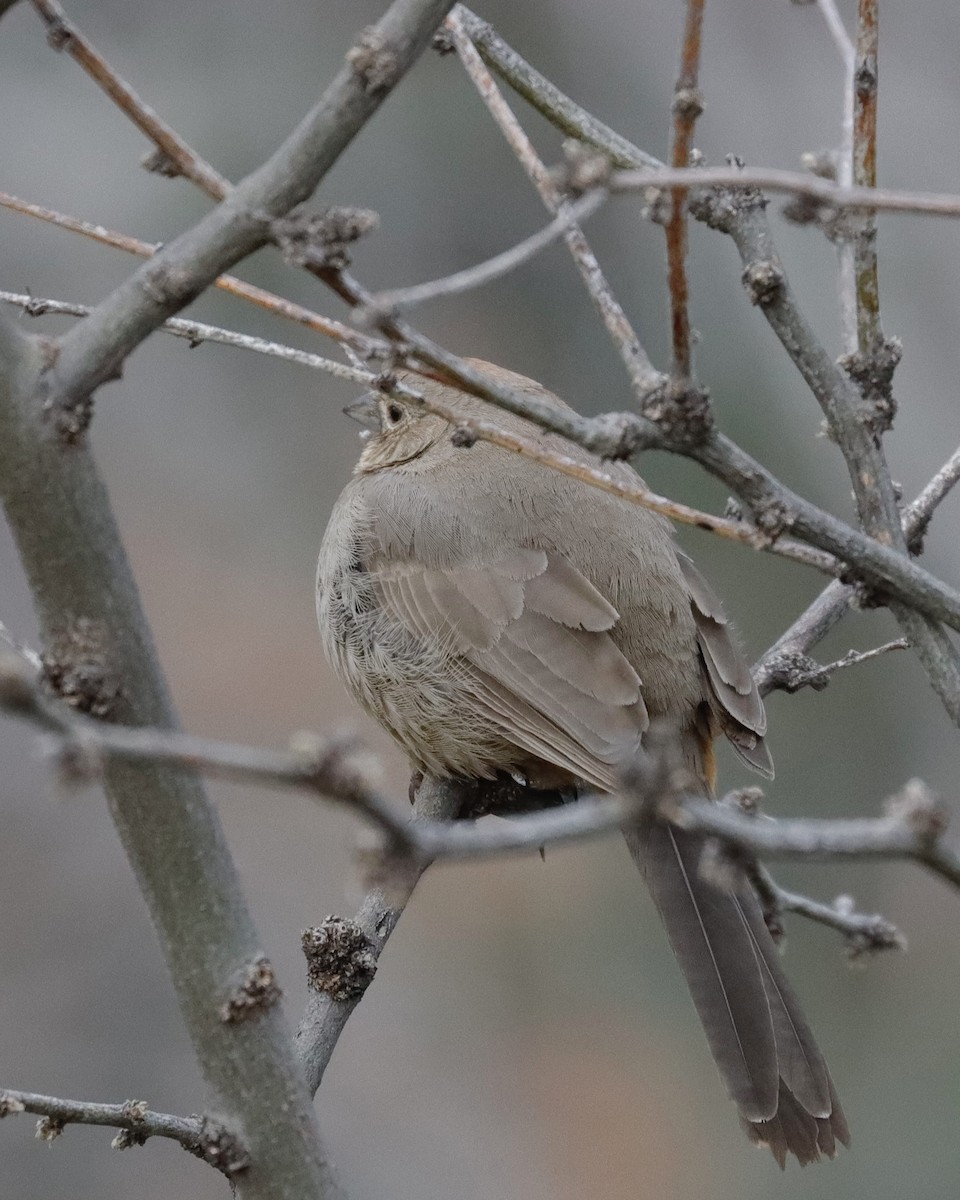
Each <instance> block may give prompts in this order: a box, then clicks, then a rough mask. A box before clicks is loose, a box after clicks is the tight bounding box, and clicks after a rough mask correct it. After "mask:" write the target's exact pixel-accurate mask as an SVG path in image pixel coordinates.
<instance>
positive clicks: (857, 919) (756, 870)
mask: <svg viewBox="0 0 960 1200" xmlns="http://www.w3.org/2000/svg"><path fill="white" fill-rule="evenodd" d="M747 874H748V876H749V878H750V881H751V883H752V884H753V885H754V888H755V889H756V891H757V894H758V895H759V897H760V902H761V904H762V906H763V910H764V917H765V918H766V921H767V925H768V927H769V928H770V932H771V934H773V935H774V937H775V938H777V935H778V934H779V935H780V936H782V932H783V930H782V925H781V921H780V918H781V917H782V915H783V914H784V913H788V912H792V913H797V914H798V916H801V917H806V918H807V919H808V920H810V921H815V922H816V923H817V924H818V925H825V926H826V927H827V928H828V929H836V930H837V931H838V932H839V933H842V934H843V936H844V940H845V941H846V944H847V952H848V954H849V955H850V957H851V958H859V957H860V956H861V955H864V954H875V953H878V952H879V951H881V950H905V949H906V945H907V940H906V938H905V937H904V936H903V934H902V933H901V932H900V931H899V929H897V927H896V925H893V924H892V923H891V922H890V921H888V920H887V919H886V917H882V916H881V915H880V914H879V913H860V912H857V911H856V909H855V908H854V904H853V900H852V899H851V897H850V896H838V897H837V898H836V900H834V902H833V904H824V903H822V902H821V901H819V900H812V899H811V898H810V897H809V896H803V895H801V894H800V893H798V892H790V891H787V889H786V888H783V887H781V886H780V884H778V883H777V881H776V880H775V879H774V878H773V876H772V875H771V874H770V872H769V871H768V870H767V868H766V867H765V866H763V864H762V863H757V862H754V863H752V864H750V865H748V866H747Z"/></svg>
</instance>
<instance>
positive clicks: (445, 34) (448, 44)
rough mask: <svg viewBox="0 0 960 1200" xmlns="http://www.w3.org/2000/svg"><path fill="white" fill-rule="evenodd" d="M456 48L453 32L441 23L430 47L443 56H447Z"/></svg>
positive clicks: (431, 40)
mask: <svg viewBox="0 0 960 1200" xmlns="http://www.w3.org/2000/svg"><path fill="white" fill-rule="evenodd" d="M456 48H457V47H456V46H455V45H454V42H453V34H452V33H451V32H450V30H449V29H448V28H447V27H446V25H441V26H440V28H439V29H438V30H437V32H436V33H435V34H434V35H433V37H432V38H431V39H430V49H431V50H435V51H436V52H437V54H439V55H440V57H441V58H445V57H446V56H447V55H448V54H453V52H454V51H455V50H456Z"/></svg>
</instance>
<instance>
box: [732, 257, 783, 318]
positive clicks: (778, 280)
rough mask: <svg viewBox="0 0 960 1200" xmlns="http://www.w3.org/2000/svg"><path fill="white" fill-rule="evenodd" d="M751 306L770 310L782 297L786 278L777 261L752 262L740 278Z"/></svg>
mask: <svg viewBox="0 0 960 1200" xmlns="http://www.w3.org/2000/svg"><path fill="white" fill-rule="evenodd" d="M740 279H741V281H742V283H743V286H744V287H745V288H746V289H747V295H748V297H749V298H750V303H751V304H756V305H757V306H758V307H759V308H768V307H769V306H770V305H771V304H775V303H776V302H777V301H778V300H779V299H780V298H781V297H782V296H783V292H784V288H785V287H786V276H785V275H784V273H783V267H781V266H780V263H779V262H777V260H776V259H765V260H762V261H760V262H752V263H750V264H749V266H747V267H746V268H745V269H744V271H743V274H742V275H741V276H740Z"/></svg>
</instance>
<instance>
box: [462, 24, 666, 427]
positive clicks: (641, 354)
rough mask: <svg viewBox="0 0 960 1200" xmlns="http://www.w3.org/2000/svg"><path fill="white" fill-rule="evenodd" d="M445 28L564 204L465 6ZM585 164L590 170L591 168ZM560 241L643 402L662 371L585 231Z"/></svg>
mask: <svg viewBox="0 0 960 1200" xmlns="http://www.w3.org/2000/svg"><path fill="white" fill-rule="evenodd" d="M446 28H447V30H448V31H449V33H450V35H451V37H452V39H453V44H454V46H455V47H456V50H457V54H458V56H459V58H460V62H461V63H462V65H463V68H464V70H465V71H466V72H467V75H468V76H469V78H470V80H471V81H472V82H473V85H474V87H475V88H476V89H477V92H478V94H479V96H480V98H481V100H482V101H483V103H484V104H485V105H486V108H487V111H488V112H489V113H490V115H491V117H492V118H493V120H494V121H495V122H496V124H497V127H498V128H499V129H500V131H501V133H502V134H503V136H504V138H505V139H506V142H507V145H508V146H509V147H510V149H511V150H512V151H513V153H514V155H515V156H516V158H517V161H518V162H519V163H520V165H521V166H522V167H523V169H524V171H526V173H527V177H528V179H529V180H530V181H531V183H532V184H533V185H534V187H535V188H536V189H537V192H538V193H539V195H540V198H541V199H542V200H543V202H544V204H545V205H546V207H547V209H548V210H549V211H550V212H557V211H558V210H559V209H560V207H561V206H562V203H563V196H562V193H561V191H560V189H559V188H558V186H557V184H556V182H555V181H554V179H553V178H552V176H551V174H550V172H549V171H548V170H547V168H546V167H545V166H544V164H543V162H542V161H541V159H540V156H539V155H538V154H537V152H536V150H535V149H534V146H533V143H532V142H531V141H530V139H529V138H528V137H527V135H526V133H525V131H524V129H523V127H522V125H521V124H520V122H519V121H518V120H517V118H516V116H515V115H514V113H513V110H512V109H511V108H510V105H509V104H508V103H507V101H506V99H505V98H504V96H503V93H502V92H501V91H500V89H499V88H498V87H497V85H496V83H495V82H494V80H493V78H492V76H491V75H490V72H489V71H488V70H487V68H486V67H485V66H484V63H483V60H482V58H481V55H480V54H479V53H478V51H477V48H476V46H475V45H474V44H473V42H472V41H471V38H470V36H469V35H468V34H467V32H466V30H465V24H464V10H463V9H462V8H461V7H459V6H458V7H457V9H455V10H454V12H453V13H451V15H450V16H449V17H447V20H446ZM587 169H588V170H589V167H587ZM603 174H605V170H604V171H603V172H601V178H602V176H603ZM564 241H565V242H566V245H567V249H568V250H569V251H570V255H571V257H572V258H573V262H574V265H575V266H576V268H577V270H578V271H579V273H580V278H581V279H582V280H583V283H584V286H585V287H586V289H587V293H588V294H589V296H590V299H591V301H592V302H593V306H594V308H595V309H596V311H597V312H598V313H599V315H600V319H601V320H602V321H603V324H604V327H605V328H606V330H607V333H608V335H609V336H610V339H611V341H612V342H613V344H614V346H615V347H616V349H617V352H618V353H619V355H620V358H621V360H622V362H623V364H624V367H625V368H626V371H627V376H628V377H629V379H630V383H631V387H632V389H633V393H634V397H635V398H636V400H637V402H638V403H641V404H642V403H643V401H644V400H645V399H646V398H647V397H648V395H649V394H650V393H651V392H655V391H656V390H657V389H658V388H659V387H660V386H661V384H662V382H663V380H662V376H661V375H660V373H659V372H658V371H657V370H656V369H655V367H654V366H653V363H652V362H651V361H650V359H649V357H648V355H647V353H646V351H645V350H644V348H643V346H642V345H641V343H640V339H639V338H638V337H637V334H636V332H635V330H634V329H633V327H632V325H631V324H630V321H629V320H628V318H627V315H626V313H625V312H624V311H623V308H622V307H621V305H620V303H619V301H618V300H617V298H616V296H614V294H613V289H612V288H611V287H610V284H609V281H608V280H607V278H606V276H605V275H604V273H603V270H602V269H601V267H600V263H599V262H598V261H597V257H596V255H595V254H594V253H593V251H592V249H591V248H590V245H589V243H588V242H587V240H586V238H585V237H584V235H583V232H582V231H581V230H580V229H577V228H574V229H570V230H568V231H567V233H566V234H565V236H564Z"/></svg>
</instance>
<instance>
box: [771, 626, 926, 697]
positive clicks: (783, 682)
mask: <svg viewBox="0 0 960 1200" xmlns="http://www.w3.org/2000/svg"><path fill="white" fill-rule="evenodd" d="M907 649H909V643H908V642H907V641H905V640H904V639H903V638H899V639H898V640H897V641H894V642H886V643H884V645H882V646H875V647H874V648H873V649H872V650H863V651H858V650H848V651H847V653H846V654H845V655H844V656H843V658H838V659H837V660H836V661H835V662H832V663H826V664H821V663H818V662H814V660H813V659H812V658H808V657H807V656H806V654H804V653H802V652H799V651H793V652H790V651H784V652H781V653H780V654H778V655H776V656H774V657H772V658H771V660H770V662H769V663H767V662H766V659H765V660H764V665H765V668H766V669H765V672H764V678H763V691H764V694H766V693H767V692H770V691H773V690H774V689H779V690H781V691H784V692H790V693H793V692H799V691H800V689H801V688H805V687H810V688H813V690H814V691H815V692H821V691H823V689H824V688H825V687H826V686H827V684H828V683H829V682H830V678H831V676H832V675H835V674H836V673H837V671H842V670H845V669H846V668H847V667H856V666H859V665H860V664H861V663H865V662H869V661H870V660H871V659H874V658H879V657H880V655H883V654H889V653H890V651H891V650H907Z"/></svg>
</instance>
